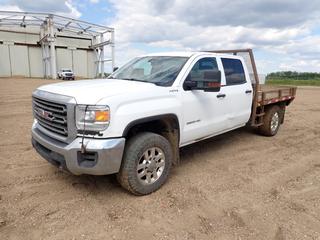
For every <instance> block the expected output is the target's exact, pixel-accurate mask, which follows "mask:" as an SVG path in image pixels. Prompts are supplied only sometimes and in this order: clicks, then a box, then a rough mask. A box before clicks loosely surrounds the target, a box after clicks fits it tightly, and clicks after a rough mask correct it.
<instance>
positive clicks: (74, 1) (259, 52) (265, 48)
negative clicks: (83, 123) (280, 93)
mask: <svg viewBox="0 0 320 240" xmlns="http://www.w3.org/2000/svg"><path fill="white" fill-rule="evenodd" d="M0 10H21V11H38V12H52V13H56V14H60V15H64V16H69V17H74V18H79V19H82V20H85V21H89V22H93V23H97V24H102V25H106V26H111V27H114V28H115V33H116V38H115V40H116V63H117V65H122V64H123V63H125V62H126V61H127V60H129V59H130V58H132V57H135V56H136V55H141V54H144V53H150V52H161V51H195V50H213V49H214V50H215V49H231V48H248V47H250V48H253V49H254V50H255V54H256V60H257V66H258V70H259V71H260V72H262V73H268V72H271V71H283V70H296V71H314V72H320V57H319V56H320V27H319V26H320V1H319V0H233V1H225V0H215V1H211V0H198V1H196V2H195V1H194V0H166V1H163V0H152V1H151V0H135V1H132V0H108V1H107V0H84V1H80V0H42V1H34V0H0Z"/></svg>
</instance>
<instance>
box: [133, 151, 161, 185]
mask: <svg viewBox="0 0 320 240" xmlns="http://www.w3.org/2000/svg"><path fill="white" fill-rule="evenodd" d="M164 167H165V155H164V152H163V151H162V150H161V149H160V148H158V147H151V148H148V149H147V150H146V151H145V152H144V153H143V154H142V156H141V157H140V159H139V162H138V165H137V177H138V180H139V181H140V182H141V183H142V184H144V185H150V184H153V183H154V182H156V181H157V180H158V179H159V178H160V177H161V175H162V173H163V170H164Z"/></svg>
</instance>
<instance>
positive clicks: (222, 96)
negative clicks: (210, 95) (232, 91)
mask: <svg viewBox="0 0 320 240" xmlns="http://www.w3.org/2000/svg"><path fill="white" fill-rule="evenodd" d="M225 97H226V95H225V94H224V93H220V94H218V95H217V98H225Z"/></svg>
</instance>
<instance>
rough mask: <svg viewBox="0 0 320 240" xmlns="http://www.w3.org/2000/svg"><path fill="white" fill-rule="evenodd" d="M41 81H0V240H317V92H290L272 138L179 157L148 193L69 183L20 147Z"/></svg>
mask: <svg viewBox="0 0 320 240" xmlns="http://www.w3.org/2000/svg"><path fill="white" fill-rule="evenodd" d="M52 82H53V81H49V80H43V79H23V78H21V79H18V78H16V79H12V78H11V79H9V78H3V79H0V107H1V108H0V109H1V110H0V136H1V139H0V152H1V154H0V239H1V240H7V239H170V240H171V239H254V240H257V239H268V240H269V239H274V240H283V239H290V240H291V239H299V240H300V239H320V88H317V87H299V89H298V92H297V94H298V95H297V99H296V100H295V101H294V102H293V104H292V105H291V106H289V108H288V109H287V113H286V119H285V123H284V125H282V126H281V128H280V131H279V132H278V135H277V136H275V137H272V138H269V137H262V136H259V135H256V134H255V133H254V132H253V131H250V130H248V129H245V128H244V129H239V130H236V131H233V132H230V133H227V134H224V135H221V136H218V137H216V138H213V139H209V140H207V141H204V142H200V143H197V144H195V145H192V146H188V147H185V148H183V149H181V164H180V165H179V166H176V167H174V168H173V169H172V172H171V175H170V177H169V180H168V181H167V183H166V184H165V185H164V186H163V187H162V188H161V189H160V190H159V191H157V192H155V193H153V194H151V195H148V196H144V197H136V196H133V195H131V194H129V193H127V192H126V191H125V190H123V189H122V188H121V187H120V186H119V184H118V183H117V182H116V180H115V177H114V176H100V177H94V176H72V175H70V174H67V173H63V172H60V171H59V170H58V169H56V168H55V167H53V166H51V165H50V164H49V163H47V162H46V161H45V160H43V159H42V158H41V157H40V156H39V155H38V154H37V153H36V152H35V151H34V150H33V149H32V146H31V143H30V128H31V124H32V111H31V93H32V91H33V90H34V89H35V88H36V87H37V86H39V85H43V84H46V83H52Z"/></svg>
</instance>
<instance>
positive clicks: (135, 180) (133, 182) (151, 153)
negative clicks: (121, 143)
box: [117, 132, 173, 195]
mask: <svg viewBox="0 0 320 240" xmlns="http://www.w3.org/2000/svg"><path fill="white" fill-rule="evenodd" d="M172 159H173V153H172V148H171V145H170V143H169V141H168V140H167V139H166V138H164V137H163V136H161V135H158V134H155V133H150V132H144V133H139V134H138V135H136V136H134V137H132V138H131V139H129V141H128V143H127V146H126V148H125V152H124V157H123V160H122V165H121V168H120V171H119V173H118V174H117V179H118V182H119V183H120V184H121V186H122V187H124V188H125V189H127V190H128V191H130V192H131V193H133V194H135V195H147V194H150V193H152V192H154V191H156V190H158V189H159V188H160V187H161V186H162V185H163V184H164V183H165V181H166V180H167V178H168V175H169V172H170V169H171V165H172Z"/></svg>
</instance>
